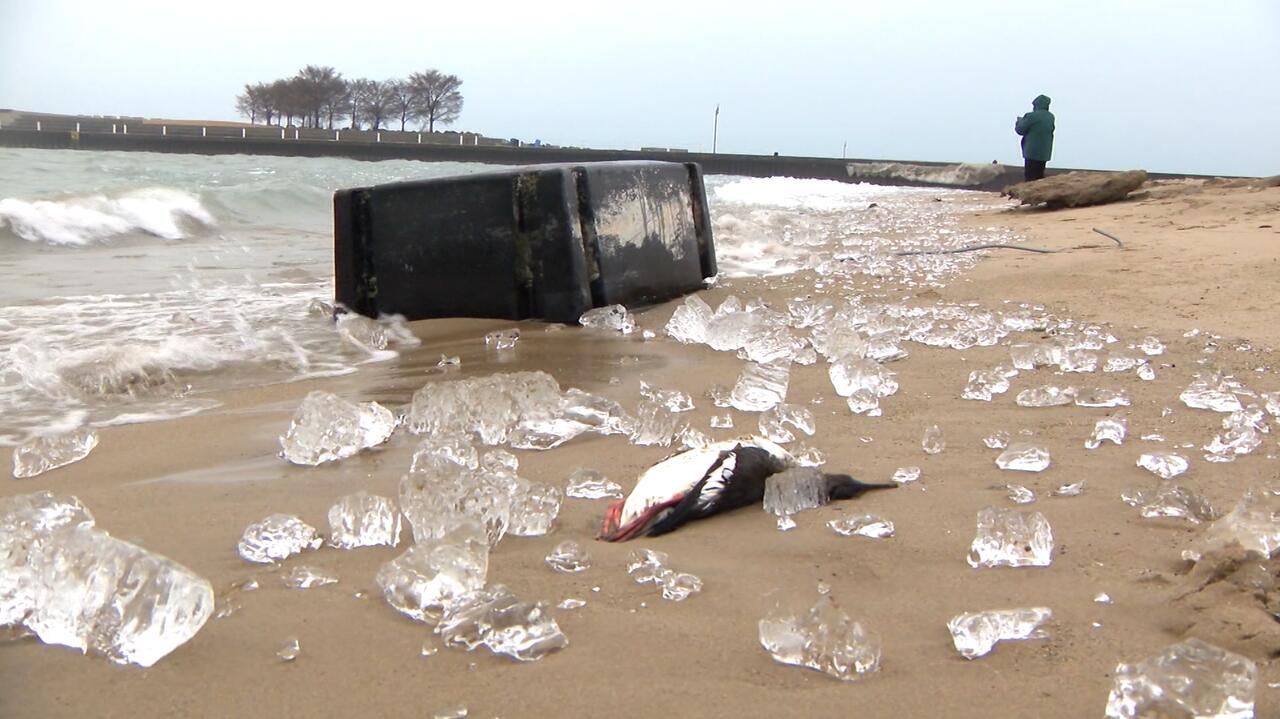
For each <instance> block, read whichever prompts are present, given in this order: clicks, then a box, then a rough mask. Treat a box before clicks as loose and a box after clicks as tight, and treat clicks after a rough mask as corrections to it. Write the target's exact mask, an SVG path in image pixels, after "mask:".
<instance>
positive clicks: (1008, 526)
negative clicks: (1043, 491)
mask: <svg viewBox="0 0 1280 719" xmlns="http://www.w3.org/2000/svg"><path fill="white" fill-rule="evenodd" d="M1051 561H1053V531H1052V530H1051V529H1050V528H1049V520H1047V519H1045V518H1044V515H1043V514H1041V513H1039V512H1020V511H1018V510H1016V509H1002V508H1000V507H987V508H985V509H982V510H980V511H979V512H978V533H977V536H975V537H974V539H973V545H972V546H971V547H970V548H969V566H971V567H1047V566H1049V563H1050V562H1051Z"/></svg>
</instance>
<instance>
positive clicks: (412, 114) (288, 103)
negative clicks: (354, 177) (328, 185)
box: [236, 65, 462, 131]
mask: <svg viewBox="0 0 1280 719" xmlns="http://www.w3.org/2000/svg"><path fill="white" fill-rule="evenodd" d="M461 87H462V81H461V80H459V79H458V77H457V76H456V75H448V74H445V73H442V72H440V71H439V70H426V71H424V72H415V73H413V74H412V75H410V76H409V77H407V78H404V79H397V80H369V79H366V78H361V79H358V80H348V79H346V78H344V77H342V73H340V72H338V71H337V70H335V69H333V68H332V67H324V66H319V65H307V66H306V67H304V68H302V69H301V70H299V71H298V74H296V75H294V76H293V77H290V78H286V79H283V80H276V81H274V82H266V83H263V82H260V83H257V84H254V85H245V86H244V92H242V93H240V94H239V95H237V96H236V111H238V112H239V113H240V114H241V115H243V116H245V117H247V118H249V122H253V123H257V122H263V123H266V124H268V125H281V126H283V125H294V124H297V125H301V126H302V127H327V128H329V129H330V130H332V129H333V128H334V125H335V123H339V124H341V123H342V122H344V121H347V120H349V121H350V123H349V124H348V125H347V127H351V128H355V129H369V130H379V129H384V128H386V129H391V128H392V126H393V124H394V122H395V121H397V120H398V121H399V122H400V129H401V130H405V129H406V128H407V127H408V126H409V124H410V123H415V122H419V123H421V127H422V129H424V130H427V131H434V130H435V129H436V124H437V123H439V124H442V125H448V124H449V123H452V122H454V121H455V120H457V119H458V116H459V115H460V114H462V92H461V90H460V88H461Z"/></svg>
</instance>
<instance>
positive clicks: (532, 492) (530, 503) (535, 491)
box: [507, 478, 563, 537]
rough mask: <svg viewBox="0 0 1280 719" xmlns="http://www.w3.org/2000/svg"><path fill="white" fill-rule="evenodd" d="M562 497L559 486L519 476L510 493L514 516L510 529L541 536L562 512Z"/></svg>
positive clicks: (512, 515) (529, 535)
mask: <svg viewBox="0 0 1280 719" xmlns="http://www.w3.org/2000/svg"><path fill="white" fill-rule="evenodd" d="M562 499H563V495H562V494H561V492H560V488H559V487H554V486H552V485H550V484H547V483H545V482H534V481H531V480H527V479H523V478H521V479H518V481H517V482H516V483H515V485H514V488H513V490H512V494H511V519H510V524H509V525H508V527H507V531H508V532H510V533H511V534H513V535H515V536H517V537H541V536H542V535H544V534H546V533H548V532H550V531H551V527H552V525H554V524H555V521H556V517H557V516H558V515H559V514H560V502H561V500H562Z"/></svg>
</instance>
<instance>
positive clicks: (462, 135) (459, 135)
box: [458, 132, 466, 145]
mask: <svg viewBox="0 0 1280 719" xmlns="http://www.w3.org/2000/svg"><path fill="white" fill-rule="evenodd" d="M464 137H466V135H464V134H462V133H461V132H459V133H458V144H459V145H461V144H462V138H464Z"/></svg>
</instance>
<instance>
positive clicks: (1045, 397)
mask: <svg viewBox="0 0 1280 719" xmlns="http://www.w3.org/2000/svg"><path fill="white" fill-rule="evenodd" d="M1075 396H1076V390H1075V388H1074V387H1057V386H1055V385H1044V386H1042V387H1032V388H1030V389H1024V390H1022V391H1021V392H1019V393H1018V397H1017V399H1016V401H1017V403H1018V406H1020V407H1061V406H1062V405H1067V404H1071V402H1072V401H1073V400H1074V399H1075Z"/></svg>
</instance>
